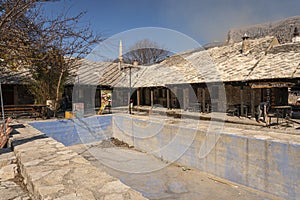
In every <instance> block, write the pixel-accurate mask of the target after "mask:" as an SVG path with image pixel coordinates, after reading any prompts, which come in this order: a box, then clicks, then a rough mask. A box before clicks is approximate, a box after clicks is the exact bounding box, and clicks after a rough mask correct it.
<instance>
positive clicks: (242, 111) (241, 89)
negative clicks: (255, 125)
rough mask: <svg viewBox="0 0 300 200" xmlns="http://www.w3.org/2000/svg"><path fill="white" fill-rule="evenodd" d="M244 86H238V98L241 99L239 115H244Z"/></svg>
mask: <svg viewBox="0 0 300 200" xmlns="http://www.w3.org/2000/svg"><path fill="white" fill-rule="evenodd" d="M243 95H244V88H243V86H241V87H240V96H241V98H240V100H241V111H240V112H241V114H240V115H241V116H244V96H243Z"/></svg>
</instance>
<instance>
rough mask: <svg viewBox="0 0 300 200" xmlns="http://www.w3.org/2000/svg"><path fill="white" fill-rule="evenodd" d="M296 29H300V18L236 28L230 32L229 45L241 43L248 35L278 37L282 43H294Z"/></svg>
mask: <svg viewBox="0 0 300 200" xmlns="http://www.w3.org/2000/svg"><path fill="white" fill-rule="evenodd" d="M295 27H298V30H299V28H300V16H295V17H290V18H286V19H283V20H279V21H275V22H270V23H264V24H257V25H253V26H247V27H241V28H234V29H231V30H230V31H229V32H228V38H227V41H226V42H227V43H233V42H239V41H241V40H242V36H243V35H244V34H245V33H247V35H249V36H250V37H251V38H260V37H265V36H267V35H269V36H277V38H278V40H279V42H280V43H287V42H291V41H292V35H293V32H294V29H295Z"/></svg>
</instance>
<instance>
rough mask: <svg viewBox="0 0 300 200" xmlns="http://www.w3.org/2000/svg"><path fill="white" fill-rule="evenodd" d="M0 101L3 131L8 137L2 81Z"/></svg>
mask: <svg viewBox="0 0 300 200" xmlns="http://www.w3.org/2000/svg"><path fill="white" fill-rule="evenodd" d="M0 100H1V112H2V120H3V121H2V122H3V131H4V135H6V127H5V114H4V105H3V96H2V84H1V80H0Z"/></svg>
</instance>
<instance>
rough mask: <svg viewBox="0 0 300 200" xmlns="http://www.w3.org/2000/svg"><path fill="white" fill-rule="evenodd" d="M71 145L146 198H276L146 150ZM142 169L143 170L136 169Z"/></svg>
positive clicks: (100, 144) (104, 145)
mask: <svg viewBox="0 0 300 200" xmlns="http://www.w3.org/2000/svg"><path fill="white" fill-rule="evenodd" d="M70 148H71V149H72V150H74V151H76V152H77V153H79V154H80V155H82V156H83V157H84V158H86V159H87V160H89V161H90V162H91V163H92V164H93V165H94V166H96V167H98V168H102V169H104V170H105V171H106V172H107V173H109V174H111V175H112V176H114V177H117V178H119V179H120V180H121V181H122V182H123V183H125V184H126V185H128V186H130V187H132V188H133V189H135V190H137V191H139V192H141V193H142V194H143V195H144V196H145V197H147V198H149V199H156V200H158V199H160V200H172V199H182V200H186V199H189V200H202V199H203V200H204V199H239V200H253V199H256V200H260V199H265V200H271V199H279V198H277V197H274V196H271V195H269V194H266V193H263V192H260V191H257V190H253V189H250V188H247V187H244V186H241V185H237V184H233V183H231V182H228V181H226V180H223V179H220V178H217V177H214V176H212V175H209V174H206V173H202V172H200V171H199V170H194V169H189V168H187V167H184V166H178V165H174V164H170V165H168V164H166V163H165V162H163V161H161V160H159V159H157V158H154V157H153V156H151V155H149V154H146V153H143V152H139V151H136V150H134V149H128V148H124V147H116V146H113V145H108V144H107V142H101V143H98V144H93V145H74V146H71V147H70ZM150 169H155V170H152V171H150ZM141 170H142V171H143V172H144V173H139V172H141ZM147 171H148V172H147ZM134 172H136V173H134Z"/></svg>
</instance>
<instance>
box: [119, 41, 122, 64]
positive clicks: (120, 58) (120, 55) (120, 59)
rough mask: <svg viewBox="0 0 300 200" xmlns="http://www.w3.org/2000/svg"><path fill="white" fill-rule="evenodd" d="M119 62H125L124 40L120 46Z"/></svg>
mask: <svg viewBox="0 0 300 200" xmlns="http://www.w3.org/2000/svg"><path fill="white" fill-rule="evenodd" d="M119 62H120V63H122V62H123V47H122V40H120V46H119Z"/></svg>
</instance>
